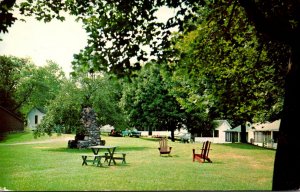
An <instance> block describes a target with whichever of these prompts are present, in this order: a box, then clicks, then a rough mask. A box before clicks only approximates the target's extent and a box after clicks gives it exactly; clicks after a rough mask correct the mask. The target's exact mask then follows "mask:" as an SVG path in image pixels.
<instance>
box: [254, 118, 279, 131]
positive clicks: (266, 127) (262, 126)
mask: <svg viewBox="0 0 300 192" xmlns="http://www.w3.org/2000/svg"><path fill="white" fill-rule="evenodd" d="M252 126H253V127H254V129H253V130H254V131H279V126H280V119H279V120H276V121H273V122H266V123H256V124H253V125H252Z"/></svg>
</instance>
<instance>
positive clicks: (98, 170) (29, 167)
mask: <svg viewBox="0 0 300 192" xmlns="http://www.w3.org/2000/svg"><path fill="white" fill-rule="evenodd" d="M68 137H71V138H72V137H73V138H74V135H62V136H60V137H58V136H53V137H48V136H44V137H43V138H39V139H38V140H35V139H33V136H32V133H22V134H13V135H11V136H9V138H8V140H6V141H5V142H2V143H0V155H1V158H0V170H1V171H0V190H1V188H2V189H3V188H6V189H9V190H28V191H33V190H43V191H44V190H51V191H56V190H58V191H62V190H80V191H81V190H89V191H90V190H97V191H99V190H101V191H102V190H139V191H140V190H271V184H272V174H273V163H274V157H275V151H274V150H268V149H263V148H260V147H256V146H251V145H248V144H212V146H211V148H212V151H211V153H210V158H211V160H212V161H213V163H202V164H200V163H198V162H194V163H193V162H192V149H193V148H194V147H197V148H200V147H201V144H199V143H193V144H187V143H178V142H176V143H172V142H169V145H171V146H172V147H173V149H172V152H171V154H172V157H161V156H160V155H159V151H158V149H157V147H158V140H157V139H151V138H131V137H107V136H102V139H105V140H106V145H117V146H119V147H118V148H117V151H125V152H127V156H126V161H127V164H121V162H120V161H117V165H116V166H109V167H108V166H107V165H105V166H104V167H96V166H93V165H91V163H90V164H89V166H81V163H82V159H81V156H80V154H81V153H92V152H91V150H88V149H82V150H79V149H68V148H67V140H68ZM43 140H44V141H49V140H51V142H47V143H37V142H41V141H43ZM26 141H30V142H33V143H30V144H24V142H26ZM18 142H22V143H23V144H17V143H18Z"/></svg>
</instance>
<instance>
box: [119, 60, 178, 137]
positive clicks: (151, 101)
mask: <svg viewBox="0 0 300 192" xmlns="http://www.w3.org/2000/svg"><path fill="white" fill-rule="evenodd" d="M168 89H169V84H168V82H166V81H165V80H164V78H163V74H162V72H161V69H160V68H159V65H157V64H148V65H146V66H145V67H143V68H142V69H141V71H140V72H139V73H138V75H137V77H136V78H134V79H133V80H132V82H131V83H129V84H127V85H125V86H124V91H123V97H122V99H121V106H122V108H123V109H124V111H125V112H126V114H127V115H128V118H129V122H130V124H131V126H133V127H136V128H138V129H139V130H148V131H149V133H150V135H151V134H152V131H156V130H157V131H159V130H166V129H167V130H170V131H174V130H175V129H177V128H180V127H181V125H182V123H183V122H184V111H183V110H182V109H181V108H180V105H179V103H178V102H177V101H176V98H175V97H174V96H173V95H172V94H170V93H169V91H168Z"/></svg>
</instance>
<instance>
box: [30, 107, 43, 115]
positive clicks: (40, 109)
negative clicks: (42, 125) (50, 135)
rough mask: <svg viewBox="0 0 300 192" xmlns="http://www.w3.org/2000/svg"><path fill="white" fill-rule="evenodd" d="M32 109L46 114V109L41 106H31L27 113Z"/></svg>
mask: <svg viewBox="0 0 300 192" xmlns="http://www.w3.org/2000/svg"><path fill="white" fill-rule="evenodd" d="M33 109H37V110H39V111H40V112H41V113H44V114H46V110H45V109H44V108H43V107H33V108H32V109H31V110H30V111H29V112H28V113H30V112H31V111H32V110H33Z"/></svg>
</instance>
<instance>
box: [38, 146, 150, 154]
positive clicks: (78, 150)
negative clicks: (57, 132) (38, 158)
mask: <svg viewBox="0 0 300 192" xmlns="http://www.w3.org/2000/svg"><path fill="white" fill-rule="evenodd" d="M145 149H151V148H150V147H117V149H116V152H118V151H124V152H125V151H126V152H130V151H143V150H145ZM43 151H51V152H68V153H86V152H87V153H90V152H91V151H92V150H91V149H70V148H66V147H60V148H49V149H47V148H45V149H43ZM101 151H105V152H106V150H105V149H102V150H101Z"/></svg>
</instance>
